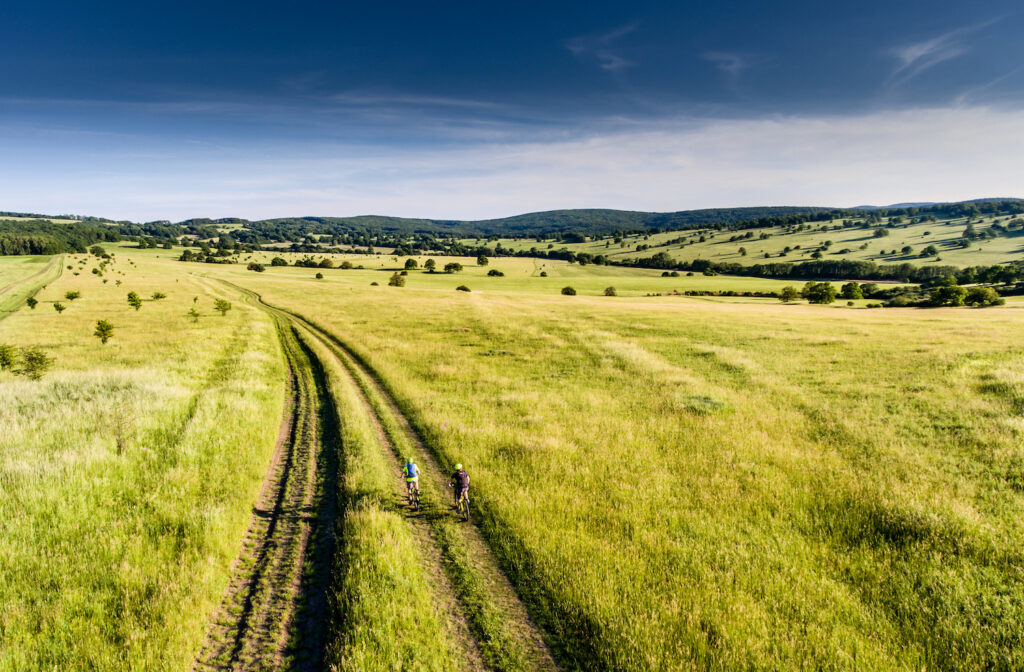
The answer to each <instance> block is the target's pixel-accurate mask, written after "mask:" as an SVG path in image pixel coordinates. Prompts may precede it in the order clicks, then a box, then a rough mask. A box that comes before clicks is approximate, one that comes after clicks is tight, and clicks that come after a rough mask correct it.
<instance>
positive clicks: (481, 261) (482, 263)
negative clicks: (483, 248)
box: [476, 254, 490, 266]
mask: <svg viewBox="0 0 1024 672" xmlns="http://www.w3.org/2000/svg"><path fill="white" fill-rule="evenodd" d="M489 263H490V261H489V260H488V259H487V257H485V256H484V255H482V254H481V255H480V256H479V257H477V258H476V265H477V266H486V265H487V264H489Z"/></svg>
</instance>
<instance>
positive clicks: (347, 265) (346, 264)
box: [338, 261, 352, 271]
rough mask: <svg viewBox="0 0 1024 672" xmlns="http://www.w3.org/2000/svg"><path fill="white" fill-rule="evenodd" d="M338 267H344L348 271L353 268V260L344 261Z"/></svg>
mask: <svg viewBox="0 0 1024 672" xmlns="http://www.w3.org/2000/svg"><path fill="white" fill-rule="evenodd" d="M338 268H343V269H345V270H346V271H347V270H350V269H351V268H352V262H351V261H343V262H341V266H339V267H338Z"/></svg>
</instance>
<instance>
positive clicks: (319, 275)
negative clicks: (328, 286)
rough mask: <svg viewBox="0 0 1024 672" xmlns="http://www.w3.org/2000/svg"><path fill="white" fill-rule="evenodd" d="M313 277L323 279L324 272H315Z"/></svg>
mask: <svg viewBox="0 0 1024 672" xmlns="http://www.w3.org/2000/svg"><path fill="white" fill-rule="evenodd" d="M313 277H314V278H316V279H317V280H323V279H324V274H323V273H317V274H316V275H315V276H313Z"/></svg>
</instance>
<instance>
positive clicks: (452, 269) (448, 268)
mask: <svg viewBox="0 0 1024 672" xmlns="http://www.w3.org/2000/svg"><path fill="white" fill-rule="evenodd" d="M461 270H462V264H460V263H459V262H457V261H452V262H449V263H447V264H445V265H444V272H445V273H458V272H459V271H461Z"/></svg>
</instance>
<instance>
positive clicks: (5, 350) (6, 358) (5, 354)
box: [0, 343, 18, 371]
mask: <svg viewBox="0 0 1024 672" xmlns="http://www.w3.org/2000/svg"><path fill="white" fill-rule="evenodd" d="M17 358H18V351H17V350H15V348H14V346H13V345H8V344H6V343H0V371H4V370H7V369H10V368H13V367H14V362H15V361H16V360H17Z"/></svg>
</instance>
